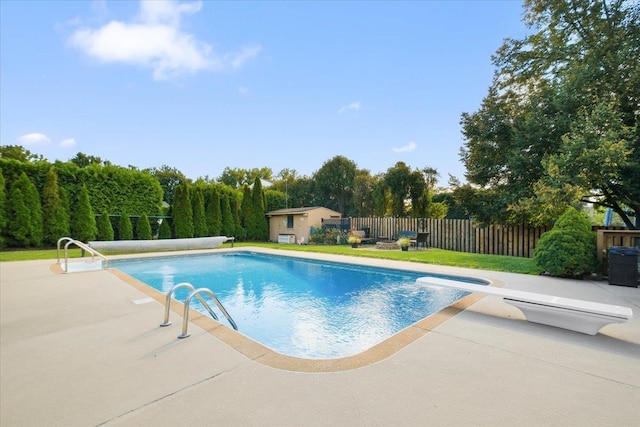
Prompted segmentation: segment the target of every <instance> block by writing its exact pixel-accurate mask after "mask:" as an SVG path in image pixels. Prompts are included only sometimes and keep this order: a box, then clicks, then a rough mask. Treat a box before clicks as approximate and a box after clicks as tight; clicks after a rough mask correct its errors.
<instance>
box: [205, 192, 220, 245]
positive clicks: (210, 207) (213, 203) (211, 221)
mask: <svg viewBox="0 0 640 427" xmlns="http://www.w3.org/2000/svg"><path fill="white" fill-rule="evenodd" d="M207 194H208V197H207V199H208V201H207V207H206V209H205V217H206V222H207V229H208V230H209V235H210V236H220V235H221V234H220V233H221V231H222V212H221V210H220V194H219V193H218V190H217V189H216V188H213V187H212V188H211V189H209V191H208V193H207Z"/></svg>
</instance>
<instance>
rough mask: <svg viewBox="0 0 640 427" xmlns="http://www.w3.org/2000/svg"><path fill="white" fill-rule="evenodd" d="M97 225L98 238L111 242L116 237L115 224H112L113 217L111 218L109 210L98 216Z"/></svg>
mask: <svg viewBox="0 0 640 427" xmlns="http://www.w3.org/2000/svg"><path fill="white" fill-rule="evenodd" d="M96 226H97V228H98V233H97V235H96V239H98V240H102V241H105V242H110V241H112V240H113V239H114V237H115V233H114V232H113V224H111V218H109V214H108V213H107V211H104V212H102V214H101V215H100V216H99V217H98V219H97V220H96Z"/></svg>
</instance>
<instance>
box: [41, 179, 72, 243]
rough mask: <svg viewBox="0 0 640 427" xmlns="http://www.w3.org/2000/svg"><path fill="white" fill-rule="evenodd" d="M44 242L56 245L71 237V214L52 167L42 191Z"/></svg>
mask: <svg viewBox="0 0 640 427" xmlns="http://www.w3.org/2000/svg"><path fill="white" fill-rule="evenodd" d="M42 219H43V241H44V243H46V244H54V243H56V242H57V241H58V239H60V238H61V237H65V236H68V235H69V231H70V229H69V212H68V211H67V209H66V208H65V206H64V205H63V203H62V200H61V198H60V188H59V187H58V174H56V171H55V168H53V166H52V167H50V168H49V173H48V174H47V181H46V182H45V185H44V189H43V190H42Z"/></svg>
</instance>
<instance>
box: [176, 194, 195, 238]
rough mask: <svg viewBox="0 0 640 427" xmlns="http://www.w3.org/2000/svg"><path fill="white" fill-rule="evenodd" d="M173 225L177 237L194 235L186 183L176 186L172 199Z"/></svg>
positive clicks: (191, 210)
mask: <svg viewBox="0 0 640 427" xmlns="http://www.w3.org/2000/svg"><path fill="white" fill-rule="evenodd" d="M173 227H174V234H175V236H176V238H178V239H184V238H191V237H193V235H194V227H193V209H192V207H191V197H190V194H189V186H188V185H187V184H180V185H178V187H176V194H175V198H174V200H173Z"/></svg>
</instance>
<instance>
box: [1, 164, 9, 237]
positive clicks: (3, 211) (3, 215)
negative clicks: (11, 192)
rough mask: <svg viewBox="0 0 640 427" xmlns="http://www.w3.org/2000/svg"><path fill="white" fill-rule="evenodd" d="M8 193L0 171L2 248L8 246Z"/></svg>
mask: <svg viewBox="0 0 640 427" xmlns="http://www.w3.org/2000/svg"><path fill="white" fill-rule="evenodd" d="M6 194H7V191H6V183H5V179H4V175H3V174H2V169H0V248H4V247H5V246H6V244H7V242H6V238H7V196H6Z"/></svg>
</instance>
